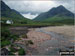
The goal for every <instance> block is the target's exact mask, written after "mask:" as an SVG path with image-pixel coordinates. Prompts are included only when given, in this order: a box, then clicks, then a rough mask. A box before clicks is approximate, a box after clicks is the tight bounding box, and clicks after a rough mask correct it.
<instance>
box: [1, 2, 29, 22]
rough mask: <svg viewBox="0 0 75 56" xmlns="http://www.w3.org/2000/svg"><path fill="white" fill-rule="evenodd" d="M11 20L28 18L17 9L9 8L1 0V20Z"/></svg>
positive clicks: (16, 20) (18, 20)
mask: <svg viewBox="0 0 75 56" xmlns="http://www.w3.org/2000/svg"><path fill="white" fill-rule="evenodd" d="M8 19H9V20H13V21H15V22H21V21H23V22H26V21H28V20H29V19H27V18H25V17H23V16H22V15H21V14H20V13H19V12H18V11H16V10H14V9H11V8H9V7H8V6H7V5H6V4H5V3H4V2H3V1H1V20H8Z"/></svg>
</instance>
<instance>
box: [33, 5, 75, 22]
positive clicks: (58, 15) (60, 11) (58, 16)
mask: <svg viewBox="0 0 75 56" xmlns="http://www.w3.org/2000/svg"><path fill="white" fill-rule="evenodd" d="M33 20H34V21H44V22H47V23H48V22H57V23H61V22H63V23H74V22H73V21H74V14H73V13H72V12H70V11H69V10H67V9H66V8H65V7H64V6H62V5H60V6H58V7H56V8H52V9H51V10H49V11H48V12H45V13H42V14H40V15H39V16H37V17H36V18H35V19H33Z"/></svg>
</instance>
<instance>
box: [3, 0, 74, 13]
mask: <svg viewBox="0 0 75 56" xmlns="http://www.w3.org/2000/svg"><path fill="white" fill-rule="evenodd" d="M4 2H5V3H6V4H7V5H8V6H9V7H10V8H12V9H15V10H17V11H19V12H20V13H22V14H26V13H31V14H36V13H38V14H39V13H42V12H46V11H48V10H50V9H51V8H52V7H57V6H59V5H63V6H65V7H66V8H67V9H68V10H70V11H72V12H74V11H75V10H74V0H53V1H52V3H51V4H52V5H50V3H49V2H44V1H42V0H41V2H38V1H35V2H33V1H30V0H29V1H28V0H11V1H9V0H4Z"/></svg>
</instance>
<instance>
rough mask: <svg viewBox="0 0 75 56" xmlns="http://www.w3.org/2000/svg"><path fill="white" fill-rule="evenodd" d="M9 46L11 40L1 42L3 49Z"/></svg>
mask: <svg viewBox="0 0 75 56" xmlns="http://www.w3.org/2000/svg"><path fill="white" fill-rule="evenodd" d="M9 44H11V42H10V41H9V40H4V41H1V47H4V46H7V45H9Z"/></svg>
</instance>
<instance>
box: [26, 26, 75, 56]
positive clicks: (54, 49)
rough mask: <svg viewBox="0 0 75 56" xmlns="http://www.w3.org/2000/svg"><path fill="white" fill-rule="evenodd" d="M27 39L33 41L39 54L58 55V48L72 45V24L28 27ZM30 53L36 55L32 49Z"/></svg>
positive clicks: (74, 41) (73, 41)
mask: <svg viewBox="0 0 75 56" xmlns="http://www.w3.org/2000/svg"><path fill="white" fill-rule="evenodd" d="M29 30H30V31H29V32H28V33H27V36H28V38H29V39H31V40H32V41H33V42H34V45H33V46H32V48H35V49H36V50H37V51H38V53H37V54H39V55H40V54H41V55H43V54H44V55H59V50H60V49H65V50H66V49H67V48H66V47H68V48H69V47H72V46H74V43H75V40H74V26H54V27H43V28H34V29H29ZM31 52H32V55H36V53H34V52H33V51H31Z"/></svg>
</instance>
